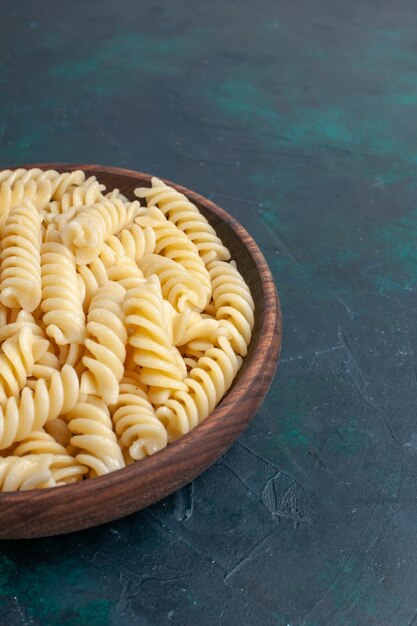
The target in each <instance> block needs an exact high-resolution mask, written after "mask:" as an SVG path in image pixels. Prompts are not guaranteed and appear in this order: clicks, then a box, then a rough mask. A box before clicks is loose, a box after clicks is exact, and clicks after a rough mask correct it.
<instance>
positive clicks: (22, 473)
mask: <svg viewBox="0 0 417 626" xmlns="http://www.w3.org/2000/svg"><path fill="white" fill-rule="evenodd" d="M53 460H54V456H53V454H29V455H28V456H24V457H19V456H8V457H5V458H0V490H1V491H27V490H28V489H44V488H46V487H55V486H56V483H55V480H54V479H53V477H52V472H51V465H52V463H53Z"/></svg>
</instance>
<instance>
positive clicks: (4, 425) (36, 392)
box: [0, 365, 79, 450]
mask: <svg viewBox="0 0 417 626" xmlns="http://www.w3.org/2000/svg"><path fill="white" fill-rule="evenodd" d="M78 395H79V381H78V376H77V374H76V372H75V370H74V369H73V368H72V367H71V366H70V365H64V367H63V368H62V371H61V372H58V371H55V372H54V373H53V374H52V376H51V380H50V382H49V384H48V383H47V382H46V381H45V380H44V379H43V378H40V379H39V380H37V381H36V382H35V381H32V384H30V383H28V385H27V386H25V387H24V388H23V389H22V392H21V394H20V396H19V398H16V397H10V398H8V400H7V402H6V405H5V407H4V408H2V407H0V449H2V450H3V449H5V448H8V447H9V446H11V445H12V443H14V442H15V441H21V440H22V439H25V438H26V437H27V436H28V435H29V434H30V433H31V432H32V431H37V430H40V429H41V428H42V427H43V426H44V425H45V423H46V422H47V421H48V420H53V419H55V418H57V417H58V416H59V415H64V414H66V413H68V412H69V411H70V410H71V409H72V408H73V407H74V406H75V404H76V402H77V400H78Z"/></svg>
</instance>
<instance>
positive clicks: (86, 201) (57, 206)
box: [48, 176, 106, 225]
mask: <svg viewBox="0 0 417 626" xmlns="http://www.w3.org/2000/svg"><path fill="white" fill-rule="evenodd" d="M105 189H106V187H105V185H102V184H100V183H99V182H98V180H97V179H96V177H95V176H90V177H89V178H87V180H85V181H84V182H83V183H82V184H81V185H76V186H74V185H72V184H70V185H69V186H68V185H67V186H66V188H65V192H64V193H62V191H63V190H62V189H60V193H58V194H55V195H58V197H59V196H60V199H59V200H55V201H54V202H52V203H51V205H50V206H49V207H48V208H49V219H56V218H57V216H60V215H62V214H63V213H65V214H67V213H68V212H69V211H70V210H71V209H77V208H81V207H82V206H90V205H92V204H94V203H96V202H98V201H99V200H101V199H102V198H103V191H105ZM58 219H59V218H58ZM64 223H66V222H61V221H60V222H59V224H60V225H61V224H64Z"/></svg>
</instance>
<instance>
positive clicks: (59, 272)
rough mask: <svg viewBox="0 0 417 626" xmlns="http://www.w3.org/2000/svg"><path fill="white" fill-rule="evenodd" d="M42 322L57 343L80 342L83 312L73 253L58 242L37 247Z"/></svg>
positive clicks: (83, 327)
mask: <svg viewBox="0 0 417 626" xmlns="http://www.w3.org/2000/svg"><path fill="white" fill-rule="evenodd" d="M41 272H42V303H41V308H42V311H43V323H44V325H45V328H46V334H47V335H48V337H52V338H53V339H54V340H55V342H56V343H57V344H58V345H65V344H68V343H83V341H84V337H85V315H84V311H83V307H82V301H81V294H80V289H79V284H78V280H77V274H76V270H75V261H74V256H73V254H72V253H71V252H70V251H69V250H68V249H67V248H65V246H63V245H62V244H60V243H55V242H49V243H44V244H42V248H41Z"/></svg>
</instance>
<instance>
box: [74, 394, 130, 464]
mask: <svg viewBox="0 0 417 626" xmlns="http://www.w3.org/2000/svg"><path fill="white" fill-rule="evenodd" d="M88 400H90V401H88ZM91 400H92V398H88V397H87V400H86V401H85V402H78V403H77V404H76V405H75V406H74V408H73V409H72V411H70V412H69V413H68V414H67V420H68V427H69V429H70V430H71V432H72V433H73V437H72V438H71V443H72V445H73V446H74V447H75V448H79V449H80V452H79V453H78V454H77V455H76V457H75V458H76V459H77V461H78V462H79V463H80V464H81V465H86V466H87V467H89V468H90V469H91V473H92V475H93V476H102V475H103V474H107V473H108V472H113V471H115V470H118V469H120V468H122V467H124V466H125V461H124V458H123V455H122V452H121V450H120V447H119V444H118V443H117V438H116V435H115V433H114V432H113V428H112V421H111V418H110V415H109V412H108V409H107V407H106V405H105V404H104V402H100V401H97V399H96V401H95V403H93V402H91Z"/></svg>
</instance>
